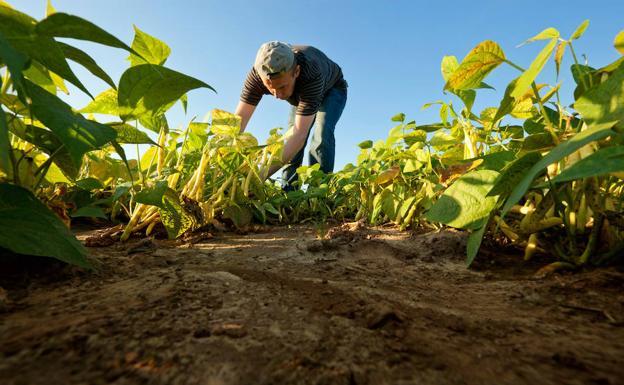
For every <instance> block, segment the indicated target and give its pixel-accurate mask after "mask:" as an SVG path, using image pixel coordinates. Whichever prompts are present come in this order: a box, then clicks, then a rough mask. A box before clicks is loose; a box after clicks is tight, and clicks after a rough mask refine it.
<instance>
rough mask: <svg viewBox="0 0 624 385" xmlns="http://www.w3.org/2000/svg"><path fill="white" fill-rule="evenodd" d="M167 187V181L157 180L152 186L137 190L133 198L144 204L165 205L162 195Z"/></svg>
mask: <svg viewBox="0 0 624 385" xmlns="http://www.w3.org/2000/svg"><path fill="white" fill-rule="evenodd" d="M168 189H169V186H168V185H167V181H158V182H156V184H155V185H154V186H152V187H148V188H144V189H143V190H141V191H139V192H138V193H137V194H136V195H135V196H134V200H135V201H137V202H139V203H143V204H145V205H150V206H156V207H165V206H164V203H163V196H164V195H165V193H166V192H167V190H168Z"/></svg>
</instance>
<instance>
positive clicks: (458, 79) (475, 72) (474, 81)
mask: <svg viewBox="0 0 624 385" xmlns="http://www.w3.org/2000/svg"><path fill="white" fill-rule="evenodd" d="M503 61H505V54H504V52H503V50H502V49H501V48H500V46H499V45H498V44H496V43H495V42H493V41H490V40H486V41H484V42H482V43H480V44H479V45H477V46H476V47H475V48H473V49H472V51H470V52H469V53H468V55H466V57H465V58H464V60H462V62H461V64H460V65H459V67H458V68H457V69H456V70H455V72H453V74H452V75H451V77H450V78H449V79H448V81H447V82H446V85H445V86H444V89H445V90H465V89H472V88H475V87H478V86H479V85H480V84H481V82H482V81H483V79H485V77H486V76H487V75H488V74H489V73H490V72H492V70H494V69H495V68H496V67H498V66H499V65H500V64H501V63H502V62H503Z"/></svg>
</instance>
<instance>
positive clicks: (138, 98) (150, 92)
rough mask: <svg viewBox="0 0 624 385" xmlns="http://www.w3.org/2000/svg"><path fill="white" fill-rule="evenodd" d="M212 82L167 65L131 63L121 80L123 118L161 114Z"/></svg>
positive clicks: (120, 99)
mask: <svg viewBox="0 0 624 385" xmlns="http://www.w3.org/2000/svg"><path fill="white" fill-rule="evenodd" d="M200 87H206V88H209V89H211V90H213V91H214V89H213V88H212V87H210V86H209V85H208V84H206V83H204V82H202V81H200V80H197V79H195V78H192V77H190V76H187V75H184V74H181V73H179V72H176V71H174V70H171V69H168V68H166V67H161V66H157V65H154V64H140V65H137V66H134V67H130V68H128V69H127V70H126V72H124V73H123V75H122V76H121V80H120V81H119V89H118V103H119V108H120V116H121V118H122V119H123V120H132V119H136V118H139V117H141V116H144V115H148V116H160V115H163V114H164V113H165V111H167V110H168V109H169V108H170V107H171V106H172V105H173V104H174V103H175V102H176V101H177V100H178V99H179V98H180V97H182V95H184V94H185V93H187V92H188V91H190V90H192V89H195V88H200Z"/></svg>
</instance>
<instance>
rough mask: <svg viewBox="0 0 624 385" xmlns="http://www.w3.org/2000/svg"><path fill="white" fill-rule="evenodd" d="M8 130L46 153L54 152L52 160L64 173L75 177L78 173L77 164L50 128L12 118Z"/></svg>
mask: <svg viewBox="0 0 624 385" xmlns="http://www.w3.org/2000/svg"><path fill="white" fill-rule="evenodd" d="M9 130H10V131H11V132H12V133H13V134H14V135H16V136H17V137H19V138H20V139H23V140H25V141H27V142H29V143H32V144H34V145H35V146H37V148H38V149H39V150H41V151H43V152H44V153H46V154H48V155H50V156H51V155H52V154H54V160H53V162H54V163H55V164H56V165H57V166H58V167H59V168H60V169H61V170H63V173H65V175H68V176H70V177H71V178H75V177H76V176H77V175H78V171H79V170H78V165H76V164H75V163H74V161H73V160H72V157H71V155H70V153H69V152H68V151H67V148H66V147H64V145H63V142H61V140H60V139H59V138H58V137H57V136H56V135H54V133H53V132H52V131H50V130H46V129H44V128H41V127H37V126H32V125H28V126H27V125H25V124H23V123H22V121H21V120H14V121H13V124H12V126H11V127H10V128H9Z"/></svg>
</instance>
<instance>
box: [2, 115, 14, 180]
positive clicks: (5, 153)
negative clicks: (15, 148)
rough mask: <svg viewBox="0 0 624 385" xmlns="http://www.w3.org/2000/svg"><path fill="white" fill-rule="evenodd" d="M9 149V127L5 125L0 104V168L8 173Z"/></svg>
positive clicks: (9, 166)
mask: <svg viewBox="0 0 624 385" xmlns="http://www.w3.org/2000/svg"><path fill="white" fill-rule="evenodd" d="M9 151H11V143H10V142H9V127H8V126H7V122H6V116H5V114H4V109H3V108H2V106H0V170H2V171H5V173H8V171H9V170H10V168H11V159H10V158H9Z"/></svg>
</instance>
